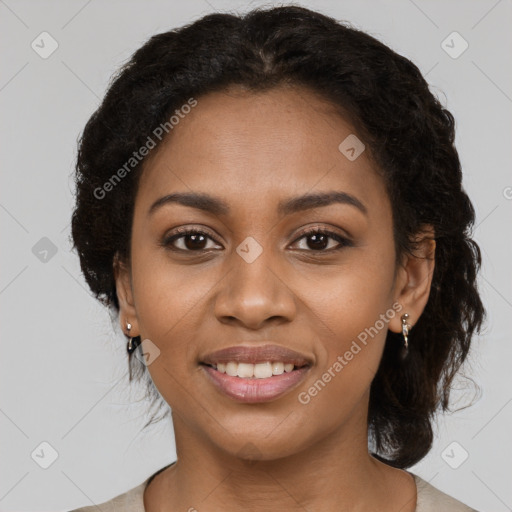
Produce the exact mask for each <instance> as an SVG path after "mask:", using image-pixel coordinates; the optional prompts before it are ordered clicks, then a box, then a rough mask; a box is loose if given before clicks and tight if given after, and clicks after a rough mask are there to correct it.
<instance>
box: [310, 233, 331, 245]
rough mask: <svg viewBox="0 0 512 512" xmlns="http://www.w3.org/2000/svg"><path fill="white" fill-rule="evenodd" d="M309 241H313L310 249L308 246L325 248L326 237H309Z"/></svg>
mask: <svg viewBox="0 0 512 512" xmlns="http://www.w3.org/2000/svg"><path fill="white" fill-rule="evenodd" d="M310 240H313V247H311V244H308V245H309V246H310V248H313V249H325V248H326V247H327V236H326V235H324V234H322V233H317V234H314V235H310ZM319 242H320V243H319ZM315 244H316V245H315Z"/></svg>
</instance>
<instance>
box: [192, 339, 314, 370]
mask: <svg viewBox="0 0 512 512" xmlns="http://www.w3.org/2000/svg"><path fill="white" fill-rule="evenodd" d="M230 361H235V362H237V363H252V364H256V363H264V362H266V361H270V362H274V361H280V362H283V363H285V364H287V363H291V364H293V365H294V366H306V365H308V366H309V365H311V364H312V360H311V358H309V357H307V356H305V355H304V354H301V353H299V352H296V351H295V350H290V349H289V348H286V347H282V346H280V345H271V344H267V345H260V346H253V345H252V346H246V345H238V346H234V347H227V348H223V349H221V350H217V351H215V352H211V353H210V354H207V355H206V356H204V357H203V358H202V359H201V363H204V364H218V363H229V362H230Z"/></svg>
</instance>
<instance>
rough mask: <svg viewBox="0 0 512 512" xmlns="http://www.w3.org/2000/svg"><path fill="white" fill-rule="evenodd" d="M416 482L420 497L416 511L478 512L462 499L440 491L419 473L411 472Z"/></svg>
mask: <svg viewBox="0 0 512 512" xmlns="http://www.w3.org/2000/svg"><path fill="white" fill-rule="evenodd" d="M411 474H412V476H413V477H414V480H415V482H416V489H417V492H418V499H417V503H416V512H439V511H441V510H442V511H443V512H478V511H477V510H475V509H473V508H471V507H468V506H467V505H465V504H464V503H462V502H461V501H458V500H456V499H455V498H452V497H451V496H449V495H448V494H445V493H444V492H442V491H440V490H439V489H437V488H436V487H434V486H433V485H431V484H429V483H428V482H427V481H425V480H423V479H422V478H421V477H419V476H418V475H415V474H413V473H411Z"/></svg>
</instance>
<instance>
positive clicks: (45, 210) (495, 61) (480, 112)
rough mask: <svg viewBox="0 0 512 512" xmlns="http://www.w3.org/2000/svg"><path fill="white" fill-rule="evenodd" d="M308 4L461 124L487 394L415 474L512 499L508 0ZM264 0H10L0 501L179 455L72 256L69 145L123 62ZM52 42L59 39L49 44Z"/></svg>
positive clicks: (10, 502) (67, 501)
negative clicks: (362, 39)
mask: <svg viewBox="0 0 512 512" xmlns="http://www.w3.org/2000/svg"><path fill="white" fill-rule="evenodd" d="M298 3H299V4H301V5H304V6H306V7H311V8H313V9H318V10H320V11H321V12H324V13H326V14H329V15H332V16H334V17H336V18H337V19H343V20H348V21H350V22H352V23H353V24H354V25H355V26H357V27H359V28H362V29H363V30H366V31H367V32H369V33H370V34H372V35H374V36H375V37H377V38H379V39H380V40H382V41H383V42H384V43H386V44H388V45H389V46H391V47H392V48H393V49H394V50H395V51H397V52H399V53H401V54H403V55H405V56H407V57H408V58H410V59H412V60H413V61H414V62H415V63H416V64H417V65H418V66H419V68H420V69H421V71H422V72H423V73H424V75H426V78H427V80H428V81H429V83H430V84H431V86H432V90H433V92H434V93H435V94H437V95H438V96H439V97H440V99H441V101H442V102H443V104H444V105H445V106H447V107H448V108H449V109H450V111H451V112H452V113H453V114H454V116H455V118H456V120H457V147H458V149H459V152H460V156H461V160H462V165H463V169H464V173H465V174H464V183H465V188H466V190H467V191H468V193H469V195H470V197H471V198H472V200H473V202H474V205H475V209H476V212H477V226H476V229H475V239H476V241H477V242H478V243H479V244H480V247H481V249H482V252H483V258H484V263H483V271H482V274H481V276H480V287H481V292H482V296H483V300H484V301H485V305H486V307H487V309H488V315H489V318H488V323H487V327H486V330H485V332H484V333H483V334H482V335H481V336H480V337H477V338H475V340H474V349H473V351H472V357H471V364H470V365H468V366H467V369H466V372H467V373H468V374H470V375H471V376H472V378H473V379H474V381H475V382H476V383H477V384H478V385H479V386H480V387H481V390H482V393H481V396H480V398H479V400H477V401H476V404H475V405H474V406H472V407H470V408H467V409H464V410H462V411H459V412H456V413H454V414H449V415H446V416H444V417H441V418H439V421H438V426H437V428H436V441H435V443H434V446H433V449H432V451H431V452H430V454H429V455H428V456H427V457H426V458H425V459H424V460H423V461H422V462H421V463H420V464H418V465H417V466H415V467H413V468H411V471H413V472H415V473H417V474H419V475H420V476H422V477H423V478H424V479H426V480H428V481H430V482H431V483H432V484H433V485H435V486H436V487H438V488H439V489H441V490H443V491H445V492H447V493H449V494H451V495H453V496H455V497H456V498H458V499H460V500H463V501H465V502H466V503H468V504H470V505H472V506H473V507H475V508H476V509H478V510H481V511H490V510H493V511H496V512H501V511H505V510H512V486H511V485H510V483H511V481H512V480H511V476H512V471H511V460H512V443H511V437H510V426H511V424H512V421H511V420H512V404H511V402H512V389H511V382H510V380H511V379H510V373H509V364H510V361H511V360H512V348H511V347H512V345H511V344H510V334H511V327H510V318H511V316H512V289H511V288H512V286H511V285H512V279H511V265H510V262H511V261H512V250H511V240H512V236H511V227H510V226H511V209H512V199H511V198H512V188H511V187H512V174H511V172H510V163H511V154H510V146H511V142H512V139H511V123H512V116H511V111H512V99H511V96H512V88H511V87H512V84H511V76H512V70H511V65H510V49H511V48H512V41H511V40H512V32H511V31H510V26H511V21H512V17H511V14H512V3H511V1H506V0H501V1H496V0H485V1H484V0H482V1H473V2H468V1H463V0H461V1H453V0H452V1H443V2H440V1H420V0H415V1H413V0H400V1H394V2H391V1H388V2H384V1H378V0H373V1H369V0H365V1H359V2H358V1H347V0H346V1H342V2H335V1H327V0H324V1H318V2H313V1H309V2H302V3H300V2H298ZM257 5H272V4H271V3H268V2H267V3H265V4H262V3H259V2H251V3H248V2H241V1H226V0H194V1H189V2H183V1H180V2H177V1H156V0H152V1H142V0H139V1H123V2H121V1H100V0H89V1H76V0H73V1H64V0H61V1H45V2H37V1H32V2H28V1H20V0H18V1H15V0H0V38H1V42H2V45H1V53H2V61H1V62H2V65H1V78H0V106H1V112H2V115H1V117H0V119H1V121H0V129H1V138H2V145H1V162H2V173H1V188H0V226H1V234H2V244H1V253H0V258H1V263H0V265H1V266H0V268H1V273H0V304H1V310H0V314H1V324H0V325H1V341H2V357H1V358H0V365H1V372H0V378H1V382H0V394H1V397H0V398H1V402H0V431H1V433H2V434H1V453H0V460H2V467H1V469H0V510H1V511H13V510H17V511H33V510H38V511H65V510H70V509H72V508H75V507H78V506H83V505H91V504H92V503H93V502H95V503H100V502H102V501H105V500H107V499H110V498H112V497H113V496H115V495H117V494H120V493H122V492H125V491H127V490H128V489H130V488H132V487H134V486H136V485H138V484H140V483H141V482H142V481H143V480H144V479H145V478H147V477H148V476H149V475H150V474H152V473H153V472H155V471H156V470H157V469H159V468H161V467H162V466H164V465H166V464H168V463H170V462H171V461H173V460H175V451H174V441H173V431H172V426H171V425H170V423H160V424H159V425H156V426H153V427H151V428H150V429H149V430H148V431H147V432H146V433H145V434H142V433H140V430H141V428H142V425H143V424H144V422H145V416H144V411H145V403H144V402H143V401H140V398H141V397H142V395H143V388H142V387H139V388H133V389H131V390H130V389H129V386H128V379H127V376H126V370H127V365H126V355H125V341H124V338H123V336H122V335H121V333H120V332H119V330H118V329H117V327H116V329H114V328H113V326H112V323H111V320H110V318H109V315H108V312H107V311H106V310H105V309H103V308H102V307H101V306H100V305H99V303H96V302H95V300H94V299H93V298H92V296H91V295H90V293H89V291H88V289H87V287H86V285H85V282H84V280H83V278H82V276H81V274H80V270H79V264H78V258H77V256H76V255H75V254H74V253H72V252H71V251H70V243H69V232H70V231H69V219H70V213H71V208H72V205H73V195H72V193H73V185H72V180H71V177H70V176H71V173H72V170H73V164H74V160H75V157H76V140H77V137H78V135H79V134H80V133H81V131H82V129H83V127H84V125H85V122H86V121H87V119H88V118H89V116H90V115H91V114H92V113H93V111H94V110H95V109H96V108H97V106H98V104H99V101H100V99H101V98H102V96H103V94H104V92H105V89H106V86H107V83H108V80H109V78H110V76H111V75H112V73H113V72H114V71H115V70H116V69H117V68H118V67H119V66H120V65H121V64H122V63H123V62H124V61H125V60H126V59H127V58H128V57H129V56H130V55H131V53H132V52H133V51H134V50H136V49H137V48H138V47H139V46H140V45H141V44H142V43H143V42H144V41H145V40H146V39H147V38H148V37H149V36H151V35H153V34H155V33H158V32H163V31H166V30H169V29H171V28H174V27H177V26H180V25H182V24H185V23H188V22H191V21H193V20H195V19H197V18H198V17H200V16H202V15H204V14H207V13H209V12H213V11H238V12H244V11H246V10H248V9H249V8H251V7H255V6H257ZM43 31H46V32H48V33H49V34H50V35H51V37H52V38H53V39H55V40H56V41H57V43H58V48H57V50H56V51H55V52H54V53H53V54H51V55H50V56H49V57H48V58H46V59H43V58H42V57H41V56H40V54H39V53H36V51H35V50H34V49H33V48H32V47H31V43H32V41H35V42H36V43H38V41H39V43H38V44H39V46H42V43H41V42H40V40H41V37H40V36H39V35H40V34H41V33H42V32H43ZM454 31H457V32H458V33H459V34H460V35H461V36H462V38H464V40H465V41H467V43H468V44H469V47H468V49H467V50H466V51H465V52H464V53H462V54H461V55H460V56H458V57H457V58H453V57H452V56H450V55H448V53H446V51H445V49H444V48H443V46H442V42H443V41H444V40H445V39H446V38H447V36H449V35H450V34H451V33H452V32H454ZM44 37H47V36H44ZM456 37H457V36H456ZM452 40H453V43H452V42H451V41H452ZM445 44H449V45H450V46H452V47H453V48H452V50H451V51H452V53H453V52H458V51H460V49H461V48H462V46H461V45H462V44H463V41H462V40H460V39H453V36H451V38H448V40H447V43H445ZM44 45H45V49H46V50H48V49H51V46H50V40H49V39H45V43H44ZM39 51H42V49H40V50H39ZM45 237H46V238H47V239H48V240H47V239H46V238H45ZM41 239H43V240H41ZM34 247H35V248H34ZM45 251H48V252H45ZM55 251H56V252H55ZM54 252H55V254H53V253H54ZM457 389H458V390H459V391H457V392H456V394H455V395H454V398H457V397H460V401H459V402H458V403H459V404H460V405H463V404H464V403H467V402H468V400H470V399H471V398H472V397H473V391H472V388H471V387H470V386H468V383H467V381H463V380H459V381H458V384H457ZM464 390H466V394H465V395H463V391H464ZM456 403H457V402H456ZM507 427H508V428H507ZM43 442H47V443H49V444H50V445H51V446H52V447H53V449H54V450H55V451H56V453H57V454H58V457H57V459H56V460H55V461H54V462H53V464H51V465H50V466H49V467H48V469H43V468H42V467H40V464H41V463H44V462H45V461H46V462H47V463H48V462H51V461H50V459H49V457H50V456H51V449H50V448H45V446H46V445H43V452H44V454H45V455H44V457H42V456H41V455H40V456H39V458H38V457H37V456H36V455H34V459H35V460H37V463H36V461H35V460H34V459H33V458H32V456H31V454H32V453H33V452H34V450H35V451H36V453H39V454H41V453H42V452H41V446H40V445H41V443H43ZM454 442H455V443H457V444H455V445H451V443H454ZM465 452H467V453H468V455H469V456H468V458H467V460H465V461H464V462H463V463H461V461H462V460H463V458H464V456H465ZM452 466H458V467H457V469H454V468H453V467H452Z"/></svg>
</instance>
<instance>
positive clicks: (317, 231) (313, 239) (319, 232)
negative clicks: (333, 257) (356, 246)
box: [296, 228, 353, 253]
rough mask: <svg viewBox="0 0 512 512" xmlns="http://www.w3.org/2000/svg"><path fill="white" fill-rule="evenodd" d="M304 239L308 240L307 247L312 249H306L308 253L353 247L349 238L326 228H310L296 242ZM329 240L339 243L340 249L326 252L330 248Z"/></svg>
mask: <svg viewBox="0 0 512 512" xmlns="http://www.w3.org/2000/svg"><path fill="white" fill-rule="evenodd" d="M308 238H309V241H308V240H307V239H308ZM302 239H306V245H308V246H309V247H310V249H307V248H306V249H305V250H306V251H307V252H324V253H325V252H333V251H339V250H340V249H342V248H343V247H351V246H352V245H353V244H352V242H351V241H350V240H349V239H348V238H346V237H343V236H341V235H339V234H338V233H335V232H333V231H330V230H328V229H325V228H309V229H307V230H305V231H304V232H303V233H302V235H301V236H300V237H299V238H298V239H297V240H296V242H297V241H299V240H302ZM329 239H331V241H332V240H334V241H336V242H338V247H335V248H334V249H333V248H332V247H331V248H330V249H328V250H325V249H326V248H327V247H328V246H329ZM302 250H304V249H302Z"/></svg>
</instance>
